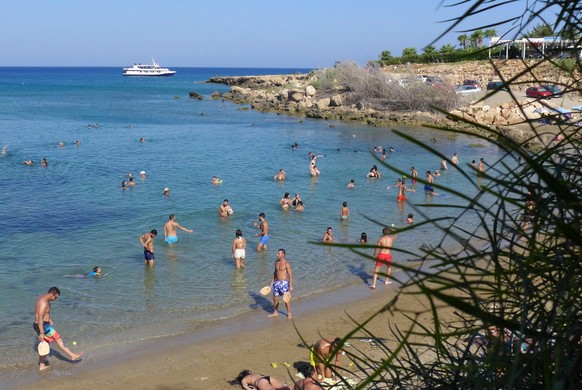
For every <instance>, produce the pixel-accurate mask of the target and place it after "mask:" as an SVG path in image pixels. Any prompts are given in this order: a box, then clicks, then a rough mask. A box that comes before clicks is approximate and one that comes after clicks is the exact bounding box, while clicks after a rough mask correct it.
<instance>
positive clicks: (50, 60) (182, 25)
mask: <svg viewBox="0 0 582 390" xmlns="http://www.w3.org/2000/svg"><path fill="white" fill-rule="evenodd" d="M439 4H440V1H439V0H359V1H342V0H340V1H329V0H328V1H323V0H322V1H319V0H311V1H307V0H296V1H273V0H271V1H268V0H262V1H259V0H214V1H213V0H206V1H198V0H139V1H138V0H92V1H87V0H68V1H66V0H51V1H48V0H14V1H8V0H7V1H4V2H3V5H2V11H1V13H0V36H2V40H0V66H128V65H131V64H133V63H134V62H149V61H150V59H151V57H155V58H156V59H157V61H158V62H159V63H160V64H161V65H164V66H175V67H176V66H185V67H199V66H208V67H305V68H318V67H327V66H332V65H333V64H334V63H335V61H346V60H351V61H356V62H357V63H359V64H362V65H364V64H366V62H367V61H368V60H371V59H377V58H378V55H379V53H380V52H381V51H382V50H390V51H391V52H392V54H393V55H400V54H401V52H402V49H403V48H405V47H415V48H417V49H418V50H419V52H420V51H421V49H422V47H424V46H425V45H427V44H428V43H430V42H431V41H432V40H433V39H434V38H435V37H437V36H438V35H439V34H440V33H441V32H443V31H444V30H445V28H446V27H447V26H448V24H446V23H439V22H441V21H443V20H446V19H450V18H454V17H455V16H458V15H460V14H461V13H462V12H463V11H464V10H465V8H466V6H459V7H454V8H447V7H443V6H439ZM524 4H525V1H521V2H517V3H515V4H511V5H509V6H507V7H505V8H504V9H505V10H506V13H507V15H512V16H513V15H518V14H521V12H522V11H523V7H524ZM498 12H499V11H498ZM488 18H489V19H491V20H493V19H495V20H499V18H500V15H499V14H497V15H491V14H490V15H489V17H488V16H487V15H484V16H482V17H480V19H475V21H474V24H473V23H472V25H475V24H477V23H487V22H488ZM465 27H467V24H465ZM462 28H463V27H460V28H459V29H462ZM497 30H498V32H501V30H503V29H502V28H498V29H497ZM460 34H461V33H460V32H454V33H451V34H449V35H447V36H446V37H445V39H442V40H441V41H439V42H438V43H437V44H436V46H437V48H438V47H440V46H441V45H442V44H446V43H451V44H453V45H456V44H457V36H458V35H460Z"/></svg>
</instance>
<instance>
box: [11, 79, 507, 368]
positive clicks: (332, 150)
mask: <svg viewBox="0 0 582 390" xmlns="http://www.w3.org/2000/svg"><path fill="white" fill-rule="evenodd" d="M177 71H178V72H177V74H176V75H175V76H174V77H171V78H125V77H123V76H122V75H121V69H119V68H0V147H1V146H3V145H6V144H7V145H8V148H7V154H6V155H4V156H2V157H0V183H1V185H0V232H1V234H0V291H1V293H2V299H1V300H0V313H1V314H0V356H2V359H0V372H2V371H3V370H12V369H13V368H15V367H19V368H21V369H23V370H32V369H33V367H35V363H36V357H35V354H34V352H33V350H32V346H33V345H34V341H35V334H34V332H33V330H32V327H31V324H32V322H33V317H34V303H35V299H36V298H37V297H38V296H39V295H40V294H42V293H44V292H46V291H47V289H48V288H49V287H51V286H53V285H54V286H58V287H59V288H60V289H61V291H62V295H61V297H60V298H59V299H58V301H57V302H56V303H55V304H54V305H53V308H52V316H53V317H54V319H55V326H56V328H57V329H58V330H59V331H60V332H61V333H62V334H63V337H64V339H65V342H67V343H68V344H69V343H70V342H72V341H73V340H76V341H77V342H78V343H79V345H78V346H77V349H83V350H84V351H86V352H89V354H88V355H87V359H86V360H89V361H90V360H91V358H90V356H91V354H93V356H96V355H99V353H101V352H102V351H105V350H106V349H107V348H108V346H113V345H119V344H123V343H130V342H133V341H136V340H144V339H148V338H153V337H158V336H161V335H170V334H177V333H181V332H185V331H189V330H193V329H196V328H197V327H198V326H201V324H207V323H208V321H212V320H215V319H218V318H229V317H234V316H235V315H237V314H239V313H241V312H245V311H249V310H256V309H257V306H258V305H259V306H260V305H265V304H266V303H267V302H268V301H266V300H264V298H262V297H260V298H259V297H257V294H256V292H257V291H258V289H259V288H260V287H262V286H264V285H265V284H267V283H268V282H269V281H270V278H271V274H272V269H273V261H274V260H275V252H276V250H277V249H278V248H285V249H286V250H287V257H288V259H289V260H290V262H291V264H292V267H293V271H294V278H295V295H294V297H296V298H298V297H303V298H305V297H308V296H310V295H313V294H318V293H321V292H324V291H329V290H331V289H334V288H337V287H339V286H344V285H349V284H354V283H361V284H362V287H363V288H365V287H364V284H363V281H362V278H361V276H362V275H363V274H365V273H367V274H369V275H370V276H371V270H372V264H371V263H369V262H366V261H365V260H363V259H362V258H359V257H358V256H357V255H354V254H352V253H351V252H349V251H347V250H343V249H340V248H329V247H323V246H314V245H312V244H309V241H318V240H321V238H322V236H323V233H324V232H325V229H326V228H327V227H328V226H331V227H332V228H333V229H334V232H335V237H336V239H337V240H338V241H340V242H346V243H348V242H356V241H357V240H358V239H359V237H360V233H361V232H364V231H365V232H367V233H368V236H369V238H370V242H375V241H376V240H377V239H378V236H379V233H380V231H381V227H380V226H377V225H375V224H374V223H372V222H370V221H369V220H368V219H366V218H365V217H366V216H367V217H371V218H373V219H376V220H378V221H381V222H382V223H385V224H395V226H396V227H399V226H404V220H405V218H406V215H407V214H408V213H409V212H412V210H411V208H410V205H411V204H415V203H416V204H421V203H425V202H427V201H431V199H427V197H426V195H425V194H424V191H423V190H422V189H421V188H419V191H418V192H416V193H409V194H408V201H407V204H406V205H404V204H401V205H400V207H399V205H398V204H397V202H396V189H391V190H389V191H386V186H387V185H390V184H393V183H394V180H395V177H396V175H394V174H389V172H388V171H387V169H386V168H384V169H382V167H380V170H381V171H382V172H383V173H385V174H386V176H385V177H384V178H382V179H380V180H375V181H374V180H369V179H366V178H365V176H366V173H367V172H368V170H369V169H370V167H371V166H372V165H373V164H378V163H377V162H376V161H375V160H374V159H373V157H372V156H371V155H370V153H369V151H370V148H371V147H372V146H373V145H384V146H388V145H390V146H393V147H394V148H395V149H396V152H395V153H392V154H391V155H390V157H389V162H390V163H391V164H394V165H396V166H397V167H400V168H401V169H403V170H406V171H408V170H409V169H410V166H411V165H414V166H416V168H417V170H418V172H419V173H420V175H421V177H424V175H423V173H424V172H426V170H427V169H430V170H435V169H439V160H438V159H437V158H435V157H433V156H430V155H428V154H427V153H426V152H425V151H423V150H422V149H420V148H419V147H416V146H414V145H411V144H409V143H406V142H405V141H404V140H402V139H400V138H398V137H397V136H396V135H394V134H393V133H392V132H391V131H389V130H387V129H378V128H373V127H367V126H360V125H350V124H345V123H339V122H329V121H318V120H304V121H300V120H299V119H298V118H295V117H286V116H282V115H276V114H263V113H257V112H254V111H252V110H241V106H237V105H234V104H231V103H229V102H221V101H220V100H211V99H210V94H211V93H212V92H213V91H220V92H226V91H227V90H228V87H226V86H221V85H214V84H205V83H203V81H204V80H207V79H208V78H209V77H212V76H215V75H253V74H278V73H281V74H283V73H291V72H294V71H305V70H298V69H235V68H232V69H218V68H216V69H203V68H178V69H177ZM189 91H196V92H198V93H200V94H202V95H203V96H204V100H201V101H199V100H190V99H189V98H188V92H189ZM97 123H98V127H97V126H95V124H97ZM331 124H333V125H334V126H330V125H331ZM88 125H92V126H90V127H89V126H88ZM405 130H406V131H408V133H409V134H412V135H414V137H415V138H417V139H420V140H423V141H427V142H429V140H430V139H431V138H433V137H436V138H437V140H438V141H437V142H436V143H434V144H432V145H433V146H435V147H437V148H438V149H439V150H440V151H441V152H442V153H444V154H445V155H447V156H452V154H453V152H458V153H459V156H460V160H461V163H463V164H466V163H467V162H469V161H470V160H472V159H478V158H480V157H485V159H486V160H487V161H493V160H496V159H497V158H498V157H499V156H500V155H501V153H502V152H501V151H500V150H498V149H497V148H496V147H494V146H492V145H486V144H484V143H483V142H481V141H478V140H475V139H471V138H469V137H458V138H455V139H449V138H447V137H446V136H444V135H443V134H440V133H437V132H435V131H432V130H428V129H422V128H411V129H405ZM140 137H143V138H145V142H143V143H142V142H139V139H140ZM77 140H79V141H80V145H79V146H77V145H75V142H76V141H77ZM59 142H63V143H64V144H65V145H64V147H59V146H58V144H59ZM295 142H297V143H298V144H299V149H298V150H296V151H292V150H291V148H290V145H291V144H292V143H295ZM476 143H480V144H482V146H481V147H477V146H475V144H476ZM309 151H313V152H315V153H317V154H319V155H324V156H325V157H321V158H319V159H318V160H317V165H318V166H319V168H320V170H321V172H322V174H321V176H320V177H318V178H311V177H310V176H309V170H308V166H309V163H308V161H309V160H308V158H307V153H308V152H309ZM42 158H46V159H47V160H48V163H49V166H48V168H43V167H41V165H40V161H41V159H42ZM27 159H32V160H34V162H35V165H34V166H26V165H24V164H22V161H24V160H27ZM279 168H284V169H285V170H286V171H287V175H288V179H287V181H286V182H284V183H278V182H275V181H274V180H273V176H274V175H275V173H276V172H277V170H278V169H279ZM464 169H466V168H464ZM142 170H144V171H146V174H147V176H146V178H145V180H142V179H140V178H139V172H140V171H142ZM129 172H132V173H133V174H134V176H135V177H136V182H137V185H136V186H135V188H133V189H128V190H126V191H122V190H121V188H120V187H121V181H122V180H123V179H127V174H128V173H129ZM213 175H216V176H219V177H220V178H222V179H223V181H224V182H223V184H222V185H218V186H213V185H212V184H211V183H210V180H211V177H212V176H213ZM352 178H354V179H355V180H356V188H355V189H353V190H348V189H347V188H346V185H347V183H348V182H349V181H350V179H352ZM437 181H438V182H439V184H444V185H447V186H451V187H454V188H458V189H461V188H463V189H464V191H466V192H467V193H471V191H474V190H473V189H472V188H471V187H470V186H467V184H466V183H465V182H464V181H463V179H462V178H461V175H460V173H459V172H454V171H452V170H449V172H447V173H446V174H444V175H443V176H441V177H440V178H438V179H437ZM164 187H170V189H171V196H170V198H165V197H164V196H163V195H162V192H163V189H164ZM285 192H290V193H292V194H293V193H296V192H298V193H300V194H301V197H302V198H303V200H304V202H305V206H306V210H305V212H304V213H297V212H294V211H288V212H286V211H282V210H281V209H280V206H279V204H278V202H279V199H280V198H281V197H282V196H283V194H284V193H285ZM224 198H228V199H229V200H230V203H231V205H232V206H233V208H234V210H235V214H234V216H233V217H232V218H228V219H221V218H219V217H218V215H217V211H216V210H217V207H218V206H219V205H220V204H221V202H222V200H223V199H224ZM344 201H347V202H348V204H349V207H350V209H351V219H350V220H349V222H347V223H343V224H342V223H340V221H339V211H340V208H341V204H342V202H344ZM434 201H436V199H435V200H434ZM438 201H440V202H446V203H452V204H454V203H457V202H459V199H456V198H455V197H454V196H452V195H449V196H447V197H443V198H438ZM261 212H264V213H266V216H267V220H268V221H269V223H270V236H271V239H270V241H269V249H268V251H267V253H266V254H258V253H257V252H256V251H255V250H254V248H255V247H256V244H257V239H256V238H255V237H254V234H255V233H257V231H258V230H257V229H256V228H254V227H253V222H254V221H256V219H257V215H258V214H259V213H261ZM427 212H428V213H429V215H433V216H437V215H439V214H438V213H442V212H443V210H439V209H429V210H427ZM170 213H174V214H176V220H177V221H178V222H180V223H181V224H182V225H183V226H185V227H187V228H191V229H194V234H188V233H185V232H182V231H179V232H178V236H179V238H180V241H179V242H178V243H177V244H175V245H172V246H170V245H168V244H166V243H164V242H163V224H164V223H165V222H166V221H167V220H168V215H169V214H170ZM420 220H422V218H420V216H418V217H417V221H420ZM467 223H470V222H467ZM153 228H156V229H157V230H158V231H159V232H160V235H159V236H158V238H157V239H156V242H155V245H156V265H155V268H154V269H149V268H148V267H145V266H144V265H143V250H142V247H141V245H140V244H139V242H138V237H139V236H140V235H141V234H143V233H144V232H146V231H149V230H151V229H153ZM239 228H240V229H242V231H243V234H244V235H245V236H246V238H247V239H248V248H247V260H246V263H247V267H246V269H245V270H243V271H238V272H237V271H236V270H235V268H234V264H233V261H232V258H231V257H230V248H231V244H232V240H233V238H234V233H235V230H236V229H239ZM431 239H435V236H434V233H433V232H431V230H430V228H426V229H425V230H419V231H414V233H404V234H401V235H399V237H398V239H397V245H398V246H400V247H403V248H412V247H414V248H415V247H418V246H419V245H420V244H422V243H423V242H427V241H428V240H431ZM395 260H396V261H398V260H413V259H406V258H405V256H400V258H398V256H395ZM96 265H99V266H101V267H102V268H103V270H104V272H105V273H107V274H108V276H107V277H104V278H101V279H99V280H96V279H83V278H68V277H65V275H71V274H82V273H88V272H90V271H91V269H92V268H93V267H94V266H96ZM264 314H265V313H264V311H262V310H261V311H260V313H258V314H257V315H264ZM5 372H6V371H5Z"/></svg>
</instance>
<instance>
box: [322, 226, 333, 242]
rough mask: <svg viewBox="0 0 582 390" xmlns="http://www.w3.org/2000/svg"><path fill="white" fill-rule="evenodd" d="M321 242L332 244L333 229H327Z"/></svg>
mask: <svg viewBox="0 0 582 390" xmlns="http://www.w3.org/2000/svg"><path fill="white" fill-rule="evenodd" d="M323 242H333V229H332V228H331V227H328V228H327V230H326V231H325V234H324V235H323Z"/></svg>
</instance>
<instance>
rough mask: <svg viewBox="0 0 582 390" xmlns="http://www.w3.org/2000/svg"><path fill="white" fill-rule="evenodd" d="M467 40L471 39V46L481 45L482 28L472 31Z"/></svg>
mask: <svg viewBox="0 0 582 390" xmlns="http://www.w3.org/2000/svg"><path fill="white" fill-rule="evenodd" d="M469 40H470V41H471V44H472V45H473V47H475V48H477V47H481V45H483V30H476V31H474V32H473V34H471V37H470V38H469Z"/></svg>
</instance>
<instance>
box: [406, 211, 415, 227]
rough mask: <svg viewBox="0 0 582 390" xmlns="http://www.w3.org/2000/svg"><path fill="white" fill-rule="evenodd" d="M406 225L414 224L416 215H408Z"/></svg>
mask: <svg viewBox="0 0 582 390" xmlns="http://www.w3.org/2000/svg"><path fill="white" fill-rule="evenodd" d="M406 223H407V224H409V225H410V224H413V223H414V214H412V213H410V214H408V217H407V218H406Z"/></svg>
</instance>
